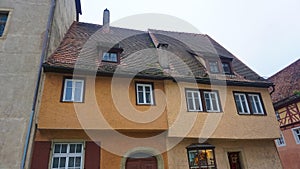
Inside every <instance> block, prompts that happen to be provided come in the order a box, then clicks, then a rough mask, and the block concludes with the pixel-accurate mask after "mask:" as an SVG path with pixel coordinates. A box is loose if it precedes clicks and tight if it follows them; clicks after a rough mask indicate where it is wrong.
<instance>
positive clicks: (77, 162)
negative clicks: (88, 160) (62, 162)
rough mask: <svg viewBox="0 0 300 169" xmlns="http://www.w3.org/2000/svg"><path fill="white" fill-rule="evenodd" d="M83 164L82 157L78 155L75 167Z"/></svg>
mask: <svg viewBox="0 0 300 169" xmlns="http://www.w3.org/2000/svg"><path fill="white" fill-rule="evenodd" d="M80 165H81V157H76V161H75V167H80Z"/></svg>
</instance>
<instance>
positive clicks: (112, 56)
mask: <svg viewBox="0 0 300 169" xmlns="http://www.w3.org/2000/svg"><path fill="white" fill-rule="evenodd" d="M110 59H111V61H113V62H117V61H118V60H117V54H116V53H110Z"/></svg>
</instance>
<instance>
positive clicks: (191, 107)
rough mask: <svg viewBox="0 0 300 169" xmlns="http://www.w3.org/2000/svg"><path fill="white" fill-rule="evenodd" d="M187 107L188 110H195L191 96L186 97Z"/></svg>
mask: <svg viewBox="0 0 300 169" xmlns="http://www.w3.org/2000/svg"><path fill="white" fill-rule="evenodd" d="M188 108H189V110H195V108H194V104H193V99H192V98H189V99H188Z"/></svg>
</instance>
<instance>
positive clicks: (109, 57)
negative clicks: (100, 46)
mask: <svg viewBox="0 0 300 169" xmlns="http://www.w3.org/2000/svg"><path fill="white" fill-rule="evenodd" d="M102 61H106V62H116V63H117V62H118V53H116V52H103V55H102Z"/></svg>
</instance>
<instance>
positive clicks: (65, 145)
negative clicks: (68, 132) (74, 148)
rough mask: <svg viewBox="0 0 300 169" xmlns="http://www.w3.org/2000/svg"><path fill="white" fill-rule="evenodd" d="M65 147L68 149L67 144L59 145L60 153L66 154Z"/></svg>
mask: <svg viewBox="0 0 300 169" xmlns="http://www.w3.org/2000/svg"><path fill="white" fill-rule="evenodd" d="M67 147H68V145H67V144H62V145H61V151H60V152H61V153H67Z"/></svg>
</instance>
